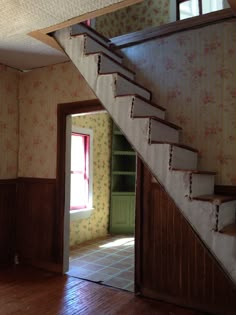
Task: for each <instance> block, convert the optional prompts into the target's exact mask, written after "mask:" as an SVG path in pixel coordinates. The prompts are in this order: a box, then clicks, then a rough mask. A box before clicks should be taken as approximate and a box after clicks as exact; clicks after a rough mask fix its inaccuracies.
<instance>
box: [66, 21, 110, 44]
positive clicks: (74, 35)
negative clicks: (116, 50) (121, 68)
mask: <svg viewBox="0 0 236 315" xmlns="http://www.w3.org/2000/svg"><path fill="white" fill-rule="evenodd" d="M79 24H80V25H82V26H83V27H84V28H86V29H87V30H88V31H90V32H92V33H94V34H95V35H96V36H98V37H100V38H101V39H102V40H103V41H105V42H107V43H111V41H110V40H109V39H108V38H107V37H105V36H103V35H102V34H100V33H98V32H97V31H96V30H95V29H93V28H91V27H89V26H88V25H86V24H85V23H79ZM80 34H81V33H79V34H76V33H73V28H72V31H71V36H72V37H76V36H79V35H80ZM86 34H87V33H86Z"/></svg>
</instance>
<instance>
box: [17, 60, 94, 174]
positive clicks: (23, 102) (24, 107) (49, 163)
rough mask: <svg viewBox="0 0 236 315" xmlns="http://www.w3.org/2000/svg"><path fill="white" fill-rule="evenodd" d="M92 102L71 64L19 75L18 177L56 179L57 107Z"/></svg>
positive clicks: (91, 95)
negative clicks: (58, 105)
mask: <svg viewBox="0 0 236 315" xmlns="http://www.w3.org/2000/svg"><path fill="white" fill-rule="evenodd" d="M95 98H96V97H95V95H94V94H93V92H92V91H91V90H90V89H89V87H88V86H87V84H86V82H85V80H84V79H83V78H82V76H81V75H80V73H79V72H78V70H77V69H76V68H75V66H74V65H73V64H71V63H64V64H59V65H55V66H50V67H44V68H40V69H36V70H32V71H30V72H26V73H22V74H21V79H20V96H19V104H20V135H19V137H20V150H19V170H18V175H19V176H20V177H38V178H40V177H41V178H55V177H56V151H57V104H59V103H66V102H76V101H82V100H89V99H95Z"/></svg>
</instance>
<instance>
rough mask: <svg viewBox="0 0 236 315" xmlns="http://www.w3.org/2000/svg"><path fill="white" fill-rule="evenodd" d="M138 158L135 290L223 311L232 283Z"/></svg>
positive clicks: (232, 305) (233, 302)
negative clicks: (137, 233) (138, 194)
mask: <svg viewBox="0 0 236 315" xmlns="http://www.w3.org/2000/svg"><path fill="white" fill-rule="evenodd" d="M140 163H141V162H140V161H139V167H138V171H139V176H138V178H139V186H140V187H139V188H138V191H140V190H141V191H142V193H143V195H142V198H140V197H139V199H138V200H137V202H138V206H139V207H138V213H137V227H136V228H137V231H138V230H139V235H138V236H137V248H138V251H140V254H139V256H138V257H137V258H140V262H138V265H137V269H136V279H137V281H138V283H137V285H136V289H137V290H138V291H139V292H141V294H142V295H144V296H147V297H151V298H156V299H161V300H165V301H169V302H172V303H176V304H179V305H182V306H187V307H191V308H196V309H199V310H204V311H210V312H212V313H214V314H226V311H233V310H235V309H236V288H235V286H234V285H233V283H232V282H231V280H230V279H229V278H228V277H227V276H226V274H225V273H224V271H223V270H222V269H221V267H220V266H219V264H218V262H217V261H216V260H215V258H213V256H212V255H211V254H210V253H209V251H208V249H207V248H206V247H205V246H204V244H203V243H202V241H201V240H200V239H199V238H198V236H197V235H196V233H195V232H194V231H193V229H192V227H191V226H190V225H189V223H188V222H187V221H186V219H185V218H184V217H183V215H182V214H181V212H180V210H179V209H178V207H177V206H176V205H175V204H174V202H173V201H172V199H171V198H170V197H169V195H168V194H167V193H166V191H165V190H164V188H163V187H162V186H161V185H160V184H159V183H158V182H156V181H155V180H154V179H153V177H152V175H151V173H150V172H149V170H148V169H147V168H146V167H145V166H144V165H143V164H141V166H140Z"/></svg>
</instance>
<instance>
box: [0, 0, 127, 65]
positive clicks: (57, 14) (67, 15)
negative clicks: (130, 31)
mask: <svg viewBox="0 0 236 315" xmlns="http://www.w3.org/2000/svg"><path fill="white" fill-rule="evenodd" d="M119 2H123V0H53V1H50V0H0V7H1V19H0V63H2V64H6V65H8V66H11V67H14V68H17V69H22V70H27V69H32V68H37V67H42V66H44V65H49V64H55V63H58V62H63V61H65V60H67V56H66V55H64V54H63V53H62V52H59V51H57V50H56V49H53V48H51V47H48V46H47V45H45V44H43V43H42V42H40V41H38V40H36V39H33V38H32V37H30V36H28V35H27V34H28V33H29V32H32V31H35V30H40V29H43V28H46V27H50V26H52V25H55V24H58V23H62V22H64V21H66V20H69V19H72V18H74V17H77V16H80V15H83V14H85V13H88V12H92V11H95V10H98V9H102V8H104V7H107V6H110V5H112V4H115V3H119Z"/></svg>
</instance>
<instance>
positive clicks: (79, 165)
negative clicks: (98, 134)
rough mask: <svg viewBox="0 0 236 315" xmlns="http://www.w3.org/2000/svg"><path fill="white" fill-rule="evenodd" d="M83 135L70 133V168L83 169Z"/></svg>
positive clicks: (74, 169)
mask: <svg viewBox="0 0 236 315" xmlns="http://www.w3.org/2000/svg"><path fill="white" fill-rule="evenodd" d="M84 154H85V153H84V137H83V136H82V135H79V134H72V138H71V170H72V171H81V172H82V171H83V170H84V168H85V164H84V163H85V160H84Z"/></svg>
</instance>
